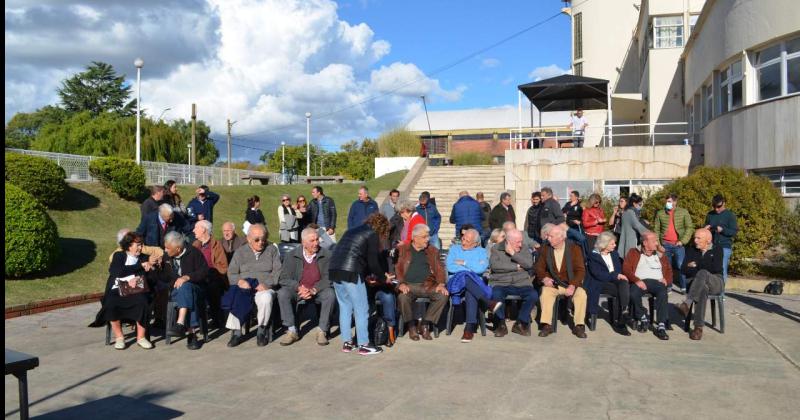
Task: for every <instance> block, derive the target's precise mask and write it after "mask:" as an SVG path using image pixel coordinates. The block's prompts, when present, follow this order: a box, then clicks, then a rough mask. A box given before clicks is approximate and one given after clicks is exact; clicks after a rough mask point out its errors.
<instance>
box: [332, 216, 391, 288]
mask: <svg viewBox="0 0 800 420" xmlns="http://www.w3.org/2000/svg"><path fill="white" fill-rule="evenodd" d="M380 253H381V246H380V238H378V234H377V233H375V231H374V230H372V227H370V226H369V225H361V226H359V227H357V228H355V229H350V230H348V231H347V232H345V233H344V235H342V238H341V239H340V240H339V243H337V244H336V246H335V247H334V248H333V256H332V257H331V262H330V269H329V274H330V279H331V281H332V282H334V283H341V282H350V283H355V282H357V281H358V278H359V277H361V279H362V280H363V279H364V278H365V277H366V276H367V275H369V274H374V275H376V276H378V278H381V277H383V273H385V272H386V271H387V270H386V268H385V267H383V266H382V265H381V258H380Z"/></svg>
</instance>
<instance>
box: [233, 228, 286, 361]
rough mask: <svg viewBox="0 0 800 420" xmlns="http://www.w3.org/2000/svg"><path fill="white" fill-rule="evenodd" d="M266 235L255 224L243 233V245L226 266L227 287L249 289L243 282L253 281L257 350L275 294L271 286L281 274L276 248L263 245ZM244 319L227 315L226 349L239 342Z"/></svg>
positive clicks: (263, 343)
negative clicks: (244, 243)
mask: <svg viewBox="0 0 800 420" xmlns="http://www.w3.org/2000/svg"><path fill="white" fill-rule="evenodd" d="M268 235H269V232H268V231H267V228H266V226H264V225H262V224H260V223H257V224H254V225H251V226H250V229H249V230H248V231H247V245H246V246H242V247H241V248H239V249H237V250H236V252H234V253H233V258H232V259H231V263H230V265H229V266H228V281H229V282H230V285H231V286H237V287H239V288H242V289H250V287H251V286H250V282H249V281H248V280H247V279H255V280H256V281H257V282H258V285H257V286H256V287H255V289H256V293H255V302H256V307H257V308H258V312H257V315H256V319H257V322H258V334H257V335H256V338H257V339H256V343H257V345H258V346H259V347H263V346H266V345H267V334H271V331H267V326H268V324H269V317H270V314H271V313H272V299H273V297H274V295H275V290H274V289H275V286H277V284H278V278H279V276H280V274H281V257H280V253H279V252H278V247H277V246H275V245H274V244H272V243H270V242H267V236H268ZM243 322H247V320H246V319H238V318H236V317H235V316H234V315H233V314H232V313H231V314H229V315H228V322H227V323H226V324H225V327H226V328H228V329H230V330H231V339H230V341H229V342H228V347H236V346H238V345H239V344H240V343H241V341H242V323H243Z"/></svg>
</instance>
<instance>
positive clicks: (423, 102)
mask: <svg viewBox="0 0 800 420" xmlns="http://www.w3.org/2000/svg"><path fill="white" fill-rule="evenodd" d="M420 98H422V106H423V107H425V119H426V120H427V121H428V142H429V144H430V145H431V149H433V131H431V119H430V118H429V117H428V104H427V103H425V95H422V96H420ZM424 142H425V141H424V140H423V143H424ZM430 154H431V150H428V155H429V156H430Z"/></svg>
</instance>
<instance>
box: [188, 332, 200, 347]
mask: <svg viewBox="0 0 800 420" xmlns="http://www.w3.org/2000/svg"><path fill="white" fill-rule="evenodd" d="M186 348H187V349H189V350H199V349H200V342H199V341H198V340H197V336H196V335H194V333H193V332H190V333H189V334H188V335H187V336H186Z"/></svg>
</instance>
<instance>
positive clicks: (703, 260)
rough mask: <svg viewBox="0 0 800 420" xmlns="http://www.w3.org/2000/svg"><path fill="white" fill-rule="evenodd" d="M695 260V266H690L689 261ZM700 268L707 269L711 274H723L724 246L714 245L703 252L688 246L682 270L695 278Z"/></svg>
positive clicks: (687, 275) (689, 276) (686, 274)
mask: <svg viewBox="0 0 800 420" xmlns="http://www.w3.org/2000/svg"><path fill="white" fill-rule="evenodd" d="M692 261H694V262H695V264H697V265H696V266H695V267H689V263H690V262H692ZM700 270H706V271H708V272H709V273H711V274H722V248H721V247H713V248H711V249H709V250H708V251H706V253H705V254H703V253H702V252H701V251H700V250H699V249H697V248H695V247H693V246H690V247H687V248H686V257H685V258H684V259H683V266H681V272H682V273H683V274H684V275H685V276H686V277H688V278H693V277H694V276H696V275H697V272H698V271H700Z"/></svg>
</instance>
